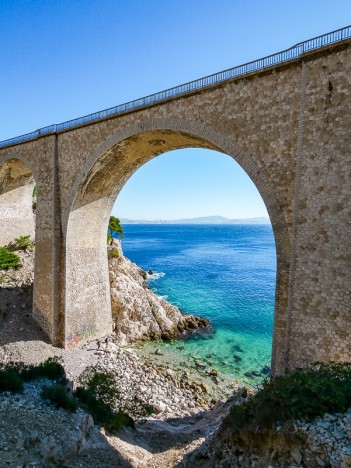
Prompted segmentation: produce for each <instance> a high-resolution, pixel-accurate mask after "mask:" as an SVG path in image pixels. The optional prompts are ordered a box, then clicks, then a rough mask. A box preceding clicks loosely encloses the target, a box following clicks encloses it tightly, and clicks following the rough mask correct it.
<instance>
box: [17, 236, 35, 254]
mask: <svg viewBox="0 0 351 468" xmlns="http://www.w3.org/2000/svg"><path fill="white" fill-rule="evenodd" d="M33 247H34V242H33V241H32V240H31V239H30V235H28V236H20V237H17V238H16V239H15V244H14V247H13V250H25V249H27V248H30V249H32V248H33Z"/></svg>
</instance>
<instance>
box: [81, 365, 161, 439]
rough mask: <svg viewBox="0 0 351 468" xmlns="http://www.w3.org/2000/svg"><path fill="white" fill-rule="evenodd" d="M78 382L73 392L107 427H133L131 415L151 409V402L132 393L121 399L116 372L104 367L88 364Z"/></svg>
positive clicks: (138, 415)
mask: <svg viewBox="0 0 351 468" xmlns="http://www.w3.org/2000/svg"><path fill="white" fill-rule="evenodd" d="M80 383H81V386H80V387H78V388H77V390H76V393H75V396H76V397H77V398H79V400H80V401H81V402H82V403H83V405H84V406H85V408H86V409H87V411H89V412H90V413H91V415H92V416H93V418H94V419H95V420H96V421H97V422H99V423H100V424H102V425H104V426H105V427H106V428H107V429H109V430H118V429H121V428H122V427H124V426H130V427H134V420H133V418H135V417H144V416H147V415H149V414H151V413H152V410H153V408H152V406H151V405H149V404H148V403H145V402H143V401H142V400H141V399H139V398H138V397H136V396H135V395H131V396H130V398H129V400H128V401H122V398H121V393H120V391H119V389H118V388H117V384H116V378H115V376H114V375H113V374H112V373H109V372H107V371H105V370H104V369H100V368H94V367H89V368H87V369H86V370H85V371H84V372H83V374H82V376H81V377H80Z"/></svg>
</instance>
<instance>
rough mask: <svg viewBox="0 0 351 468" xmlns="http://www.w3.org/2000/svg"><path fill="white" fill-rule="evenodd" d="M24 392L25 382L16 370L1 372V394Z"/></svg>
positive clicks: (2, 370) (3, 370)
mask: <svg viewBox="0 0 351 468" xmlns="http://www.w3.org/2000/svg"><path fill="white" fill-rule="evenodd" d="M22 390H23V380H22V379H21V377H20V376H19V374H18V372H16V371H15V370H14V369H1V370H0V393H1V392H13V393H16V392H21V391H22Z"/></svg>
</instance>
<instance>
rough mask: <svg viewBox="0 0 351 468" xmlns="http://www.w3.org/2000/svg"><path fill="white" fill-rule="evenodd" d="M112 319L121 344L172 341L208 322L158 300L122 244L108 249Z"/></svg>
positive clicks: (204, 325) (143, 272)
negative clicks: (126, 255)
mask: <svg viewBox="0 0 351 468" xmlns="http://www.w3.org/2000/svg"><path fill="white" fill-rule="evenodd" d="M108 256H109V274H110V290H111V305H112V317H113V320H114V326H115V333H116V339H117V342H118V343H120V344H121V345H125V344H126V343H130V342H133V341H138V340H150V339H152V340H158V339H163V340H172V339H177V338H179V337H180V336H182V335H184V334H189V333H190V334H191V333H194V332H195V331H196V330H198V329H206V328H207V327H208V326H209V322H208V320H206V319H205V318H203V317H195V316H193V315H187V314H184V313H182V312H181V311H180V310H179V309H178V307H176V306H174V305H173V304H170V303H169V302H167V301H165V300H164V299H162V298H160V297H159V296H157V295H156V294H155V293H154V292H153V291H152V290H151V289H150V288H149V287H148V284H147V273H146V272H145V271H144V270H142V269H141V268H139V267H138V266H137V265H136V264H135V263H133V262H131V261H130V260H129V259H128V258H126V257H125V256H124V255H123V251H122V247H121V242H120V241H119V240H117V239H113V240H112V242H111V244H110V245H109V246H108Z"/></svg>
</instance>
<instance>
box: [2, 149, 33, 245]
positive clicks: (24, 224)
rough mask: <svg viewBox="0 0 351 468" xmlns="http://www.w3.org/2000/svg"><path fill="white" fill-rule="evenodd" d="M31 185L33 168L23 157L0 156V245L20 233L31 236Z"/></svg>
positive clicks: (5, 243)
mask: <svg viewBox="0 0 351 468" xmlns="http://www.w3.org/2000/svg"><path fill="white" fill-rule="evenodd" d="M34 186H35V176H34V172H33V170H32V168H31V165H30V163H29V161H27V160H26V158H23V157H22V156H18V157H16V158H13V157H11V158H1V159H0V245H7V244H8V243H9V242H11V241H12V240H14V239H15V238H16V237H19V236H21V235H30V236H31V237H32V238H34V237H35V217H34V214H33V209H32V195H33V189H34Z"/></svg>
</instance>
